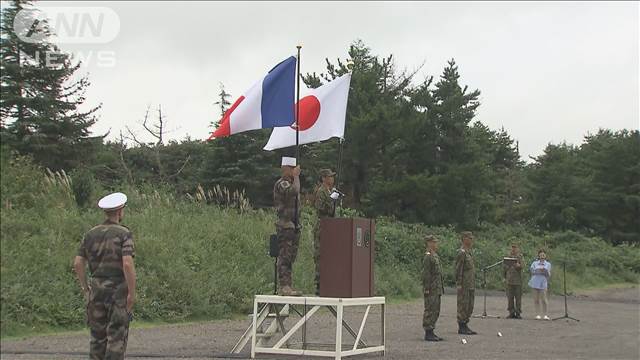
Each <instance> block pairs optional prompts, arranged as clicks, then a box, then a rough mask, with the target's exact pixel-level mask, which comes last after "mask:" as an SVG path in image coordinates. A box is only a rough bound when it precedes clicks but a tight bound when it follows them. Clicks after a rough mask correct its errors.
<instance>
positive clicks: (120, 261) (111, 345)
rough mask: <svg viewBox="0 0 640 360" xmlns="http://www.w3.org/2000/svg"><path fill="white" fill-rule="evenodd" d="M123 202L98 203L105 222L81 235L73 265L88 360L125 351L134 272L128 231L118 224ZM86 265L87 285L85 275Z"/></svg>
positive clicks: (119, 196)
mask: <svg viewBox="0 0 640 360" xmlns="http://www.w3.org/2000/svg"><path fill="white" fill-rule="evenodd" d="M126 203H127V196H126V195H125V194H123V193H114V194H110V195H107V196H105V197H104V198H102V199H101V200H100V201H99V202H98V206H99V207H100V208H101V209H103V210H104V211H105V214H106V216H107V220H106V221H105V222H104V223H102V224H100V225H98V226H95V227H94V228H93V229H91V230H90V231H89V232H88V233H87V234H86V235H85V236H84V239H83V240H82V242H81V243H80V248H79V250H78V254H77V255H76V257H75V260H74V263H73V267H74V269H75V272H76V275H77V276H78V281H79V282H80V287H81V289H82V292H83V293H84V295H85V298H86V300H87V324H88V325H89V327H90V328H91V343H90V352H89V357H90V358H91V359H99V360H102V359H124V354H125V352H126V350H127V338H128V337H129V321H130V318H131V311H132V309H133V304H134V302H135V298H136V291H135V289H136V271H135V267H134V264H133V258H134V256H135V250H134V246H133V237H132V235H131V231H129V229H128V228H127V227H125V226H123V225H121V224H120V221H121V220H122V217H123V216H124V207H125V204H126ZM87 263H88V265H89V272H90V273H91V281H90V285H89V284H88V283H87V278H86V272H85V267H86V266H87Z"/></svg>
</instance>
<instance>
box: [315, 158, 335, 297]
mask: <svg viewBox="0 0 640 360" xmlns="http://www.w3.org/2000/svg"><path fill="white" fill-rule="evenodd" d="M335 176H336V173H335V172H333V171H331V170H330V169H322V170H320V179H321V180H322V182H321V184H320V185H319V186H318V188H317V189H316V192H315V196H314V201H313V207H314V208H315V209H316V214H317V216H318V219H317V221H316V224H315V226H314V227H313V261H314V263H315V284H316V295H320V220H322V219H323V218H328V217H334V216H335V211H336V207H335V200H336V199H337V198H338V194H337V193H334V191H333V186H334V183H335Z"/></svg>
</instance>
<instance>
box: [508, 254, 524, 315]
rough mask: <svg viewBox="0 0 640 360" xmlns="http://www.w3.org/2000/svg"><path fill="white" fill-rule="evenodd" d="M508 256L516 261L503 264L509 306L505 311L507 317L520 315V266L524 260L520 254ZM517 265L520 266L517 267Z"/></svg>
mask: <svg viewBox="0 0 640 360" xmlns="http://www.w3.org/2000/svg"><path fill="white" fill-rule="evenodd" d="M508 256H509V257H516V258H517V259H518V261H517V263H506V262H505V263H504V276H505V278H506V293H507V299H508V304H509V305H508V307H507V310H508V311H509V315H512V316H513V315H516V316H519V315H520V314H521V313H522V307H521V305H522V264H524V259H523V257H522V254H520V253H518V255H516V256H514V255H512V254H509V255H508ZM518 263H519V264H520V265H517V264H518ZM514 303H515V304H514Z"/></svg>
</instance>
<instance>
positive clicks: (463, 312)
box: [458, 288, 475, 324]
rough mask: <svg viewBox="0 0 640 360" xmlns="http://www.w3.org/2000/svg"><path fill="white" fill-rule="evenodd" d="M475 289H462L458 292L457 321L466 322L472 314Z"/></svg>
mask: <svg viewBox="0 0 640 360" xmlns="http://www.w3.org/2000/svg"><path fill="white" fill-rule="evenodd" d="M474 301H475V289H464V288H463V289H462V291H461V292H458V322H461V323H465V324H466V323H468V322H469V318H471V315H472V314H473V303H474Z"/></svg>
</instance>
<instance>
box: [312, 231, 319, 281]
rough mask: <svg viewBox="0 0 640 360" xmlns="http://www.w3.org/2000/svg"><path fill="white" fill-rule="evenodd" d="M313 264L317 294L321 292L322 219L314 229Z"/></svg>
mask: <svg viewBox="0 0 640 360" xmlns="http://www.w3.org/2000/svg"><path fill="white" fill-rule="evenodd" d="M313 263H314V264H315V278H314V280H315V284H316V292H317V293H319V292H320V219H318V221H317V222H316V224H315V226H314V227H313Z"/></svg>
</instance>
